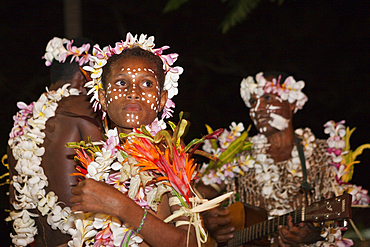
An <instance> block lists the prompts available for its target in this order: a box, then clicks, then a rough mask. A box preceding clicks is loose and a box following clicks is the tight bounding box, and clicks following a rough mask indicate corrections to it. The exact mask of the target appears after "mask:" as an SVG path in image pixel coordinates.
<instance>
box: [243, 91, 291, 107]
mask: <svg viewBox="0 0 370 247" xmlns="http://www.w3.org/2000/svg"><path fill="white" fill-rule="evenodd" d="M250 100H253V101H255V100H259V101H260V102H264V103H267V104H274V105H286V104H287V103H288V102H287V101H286V100H283V99H282V98H281V97H280V96H279V95H277V94H273V93H265V94H263V95H261V96H258V95H256V94H252V95H251V99H250ZM252 103H256V102H252Z"/></svg>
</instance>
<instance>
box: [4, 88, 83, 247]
mask: <svg viewBox="0 0 370 247" xmlns="http://www.w3.org/2000/svg"><path fill="white" fill-rule="evenodd" d="M69 86H70V84H65V85H63V87H61V88H59V89H58V90H56V91H49V90H48V88H46V93H43V94H42V95H41V96H40V98H39V99H38V100H37V101H36V102H33V103H31V104H29V105H28V106H27V105H26V104H25V103H23V102H18V104H17V106H18V107H19V108H20V109H21V110H20V111H19V112H17V114H16V115H15V116H14V117H13V119H14V127H13V128H12V130H11V132H10V139H9V141H8V144H9V146H10V148H11V149H12V154H13V156H14V159H15V160H16V161H17V163H16V166H15V168H14V169H15V170H16V171H17V173H18V174H17V175H16V176H13V178H12V182H11V183H12V185H13V186H14V189H15V191H16V193H17V194H16V196H15V202H14V203H13V207H14V209H15V210H16V211H11V212H10V216H9V217H8V218H7V221H11V220H14V222H13V228H14V230H15V233H16V234H15V235H13V234H11V237H12V239H13V240H12V241H13V243H14V244H15V245H16V246H26V245H27V244H30V243H32V242H33V241H34V236H35V235H36V234H37V228H36V226H35V221H34V220H33V219H32V218H31V217H37V216H38V215H37V214H33V213H30V212H29V211H28V210H29V209H35V208H38V209H39V210H40V212H41V213H42V214H43V215H44V214H45V213H46V212H47V207H48V206H47V205H45V202H46V201H48V196H45V187H46V186H47V185H48V181H47V177H46V176H45V174H44V170H43V169H42V167H41V160H42V156H43V154H44V152H45V148H44V147H40V145H41V144H43V142H44V138H45V133H43V132H42V130H43V129H45V125H46V122H47V120H48V119H49V118H51V117H53V116H54V115H55V110H56V109H57V107H58V101H60V100H61V99H62V98H66V97H68V96H70V95H79V91H78V90H77V89H75V88H70V89H68V87H69ZM50 193H51V194H53V192H50ZM50 193H49V194H50ZM54 198H56V199H55V200H57V197H54Z"/></svg>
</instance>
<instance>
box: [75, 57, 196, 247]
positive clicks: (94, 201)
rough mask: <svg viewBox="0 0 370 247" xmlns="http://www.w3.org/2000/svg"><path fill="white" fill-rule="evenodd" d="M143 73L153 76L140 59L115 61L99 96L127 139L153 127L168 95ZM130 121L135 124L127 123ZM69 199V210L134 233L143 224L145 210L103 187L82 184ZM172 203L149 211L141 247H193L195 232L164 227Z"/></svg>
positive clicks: (164, 200)
mask: <svg viewBox="0 0 370 247" xmlns="http://www.w3.org/2000/svg"><path fill="white" fill-rule="evenodd" d="M127 68H130V71H132V72H133V71H134V69H135V71H136V72H137V74H136V75H135V77H133V76H132V74H131V73H127V71H128V69H127ZM139 68H140V70H139ZM144 68H146V69H151V70H152V71H155V69H154V68H155V65H154V64H153V63H152V62H149V61H146V60H145V59H142V58H136V57H135V58H124V59H118V60H117V61H115V63H114V64H113V65H112V67H111V74H110V76H108V78H107V82H106V83H107V85H105V86H104V89H102V90H100V91H99V101H100V102H101V104H102V107H103V109H104V110H106V111H107V113H108V115H109V117H110V119H111V120H112V121H113V122H114V125H115V126H117V130H118V132H119V133H130V132H132V128H133V127H135V128H137V127H139V126H140V125H141V124H144V125H146V124H149V123H151V122H152V121H153V120H154V119H155V117H156V115H157V113H158V111H161V110H162V109H163V107H164V105H165V103H166V101H167V91H159V86H158V85H159V84H158V81H157V79H156V78H157V77H158V76H156V74H155V73H156V72H155V73H152V72H149V71H147V70H144ZM109 84H110V87H109ZM134 84H135V86H134ZM114 89H116V90H114ZM125 89H127V90H126V91H125ZM119 90H121V91H119ZM120 94H121V96H119V95H120ZM153 95H154V96H153ZM115 96H117V97H115ZM146 97H147V98H146ZM155 97H158V103H159V105H158V106H159V107H157V108H156V110H154V107H151V105H152V104H153V103H155V102H157V99H155ZM143 98H144V100H143ZM110 99H112V100H110ZM148 100H149V102H148ZM108 102H110V103H108ZM132 116H133V117H132ZM136 117H137V118H136ZM132 119H134V120H135V121H131V120H132ZM136 120H137V121H136ZM72 193H73V194H74V195H75V196H73V197H71V198H70V202H71V203H73V204H74V206H73V207H72V210H76V211H79V210H82V211H86V212H94V213H104V214H109V215H112V216H115V217H116V218H118V219H119V220H120V221H122V222H123V223H125V224H128V225H130V226H132V227H133V229H137V228H138V227H139V225H140V223H141V221H142V218H143V214H144V210H143V209H142V208H141V207H140V206H139V205H137V204H136V203H135V202H134V201H133V200H132V199H130V198H129V197H127V196H126V195H124V194H122V193H121V192H120V191H118V190H117V189H115V188H114V187H113V186H110V185H108V184H106V183H104V182H98V181H95V180H93V179H86V180H84V181H82V182H80V183H79V184H78V185H77V187H75V188H73V189H72ZM170 197H171V194H170V193H165V194H164V195H163V197H162V200H161V202H160V203H159V204H158V210H157V212H154V211H152V210H148V214H147V216H146V219H145V221H144V224H143V227H142V229H141V231H140V235H141V236H143V239H144V242H143V243H141V244H140V246H153V247H154V246H158V247H160V246H197V243H196V237H195V230H194V227H193V226H191V227H190V234H189V237H188V230H189V225H182V226H179V227H175V225H174V224H172V223H168V224H167V223H164V222H163V220H164V219H166V218H167V217H168V216H170V215H171V214H172V213H173V212H174V211H176V210H179V208H180V206H178V205H175V206H171V207H170V206H169V203H168V200H169V198H170ZM127 212H129V213H127ZM188 220H189V219H188V218H187V217H179V218H177V219H176V221H188ZM188 241H189V242H188Z"/></svg>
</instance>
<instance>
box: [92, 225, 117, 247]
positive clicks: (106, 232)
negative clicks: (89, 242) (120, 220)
mask: <svg viewBox="0 0 370 247" xmlns="http://www.w3.org/2000/svg"><path fill="white" fill-rule="evenodd" d="M109 225H110V224H109ZM109 225H108V226H107V227H106V228H105V229H103V230H101V231H100V232H98V233H97V234H96V236H95V243H94V247H98V246H106V247H114V244H113V233H112V232H111V230H110V228H109Z"/></svg>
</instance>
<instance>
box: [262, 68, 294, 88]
mask: <svg viewBox="0 0 370 247" xmlns="http://www.w3.org/2000/svg"><path fill="white" fill-rule="evenodd" d="M288 76H289V75H288V74H287V73H285V72H279V71H274V70H269V71H264V72H263V77H265V78H267V77H273V78H276V79H279V77H280V81H279V82H280V85H281V84H283V83H284V81H285V79H286V78H288Z"/></svg>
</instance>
